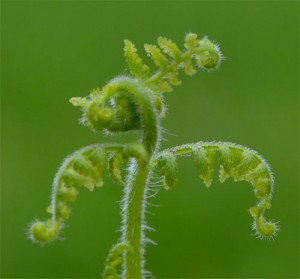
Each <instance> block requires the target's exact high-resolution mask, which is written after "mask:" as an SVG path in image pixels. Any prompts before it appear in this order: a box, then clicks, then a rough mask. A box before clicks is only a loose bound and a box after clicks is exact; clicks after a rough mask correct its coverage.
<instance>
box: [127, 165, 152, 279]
mask: <svg viewBox="0 0 300 279" xmlns="http://www.w3.org/2000/svg"><path fill="white" fill-rule="evenodd" d="M134 164H135V162H132V165H134ZM132 175H133V176H134V177H133V178H132V179H131V177H129V179H130V180H131V183H129V185H127V188H126V191H125V200H124V205H125V211H124V213H123V222H124V223H123V226H124V227H123V234H124V235H123V238H124V242H126V243H128V244H129V245H130V247H131V249H130V250H129V251H127V252H126V254H125V278H142V273H143V272H142V260H143V243H142V241H143V238H144V237H143V228H142V227H143V224H144V202H145V190H146V187H147V180H148V175H149V167H148V166H146V167H142V168H141V167H139V166H138V167H137V170H136V172H135V173H133V174H132Z"/></svg>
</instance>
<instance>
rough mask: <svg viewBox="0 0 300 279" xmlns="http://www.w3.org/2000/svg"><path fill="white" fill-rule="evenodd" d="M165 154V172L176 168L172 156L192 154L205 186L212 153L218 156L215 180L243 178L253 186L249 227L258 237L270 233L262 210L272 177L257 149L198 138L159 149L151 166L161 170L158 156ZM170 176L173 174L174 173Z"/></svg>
mask: <svg viewBox="0 0 300 279" xmlns="http://www.w3.org/2000/svg"><path fill="white" fill-rule="evenodd" d="M165 154H172V159H171V160H170V159H169V160H168V162H169V164H168V173H172V172H177V165H176V166H175V165H173V164H172V163H171V162H174V161H175V160H176V158H174V157H176V156H178V157H180V156H183V155H185V156H186V155H188V154H190V155H192V156H193V157H194V165H195V167H196V168H197V170H198V172H199V176H200V178H201V179H202V180H203V183H204V184H205V186H207V187H209V186H210V185H211V183H212V181H213V174H214V168H215V161H216V159H217V158H216V157H218V159H219V164H220V169H219V180H220V182H222V183H223V182H224V181H225V180H226V179H228V178H230V177H232V178H233V179H234V181H242V180H244V181H247V182H249V183H250V184H251V185H252V186H253V189H254V193H255V196H256V198H257V199H258V202H257V204H256V206H254V207H252V208H250V209H249V212H250V214H251V215H252V217H253V229H254V230H255V232H256V233H257V235H258V236H259V237H262V238H264V237H265V238H269V237H273V236H274V235H275V234H276V232H277V231H278V227H277V225H276V223H274V222H268V221H266V219H265V217H264V215H263V214H264V211H265V210H266V209H270V208H271V203H270V201H271V198H272V191H273V188H274V181H273V175H272V172H271V169H270V167H269V165H268V164H267V162H266V161H265V160H264V159H263V158H262V157H261V156H260V155H259V154H257V152H255V151H253V150H250V149H249V148H246V147H244V146H240V145H236V144H233V143H226V142H212V143H207V142H199V143H195V144H186V145H182V146H178V147H173V148H171V149H168V150H165V151H162V152H160V153H158V154H156V156H155V159H154V160H153V166H156V167H157V168H159V169H161V170H162V171H164V169H165V166H164V165H162V164H161V157H162V156H163V157H164V158H167V157H166V156H165ZM173 177H176V178H177V175H174V176H173Z"/></svg>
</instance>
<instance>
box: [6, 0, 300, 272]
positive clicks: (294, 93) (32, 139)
mask: <svg viewBox="0 0 300 279" xmlns="http://www.w3.org/2000/svg"><path fill="white" fill-rule="evenodd" d="M1 5H2V7H1V8H2V10H1V17H2V23H1V25H2V26H1V39H2V51H1V63H2V77H1V79H2V88H1V93H2V97H1V98H2V99H1V113H2V125H1V137H2V154H1V156H2V158H1V160H2V162H1V165H2V175H1V275H2V278H96V277H98V276H99V275H100V272H102V270H103V263H104V260H105V256H106V255H107V253H108V251H109V249H110V247H111V246H112V244H114V243H115V242H116V241H117V239H118V236H119V233H118V231H117V230H118V229H119V222H120V216H119V203H118V201H119V200H120V195H121V192H122V189H121V188H120V187H118V186H116V185H114V184H112V183H111V182H110V180H109V179H107V180H106V185H105V187H103V188H102V189H96V190H95V192H93V193H91V192H89V191H86V190H85V189H80V196H79V198H78V200H77V202H76V203H75V204H74V205H73V214H72V218H71V219H70V220H69V222H68V226H67V227H66V228H65V230H64V233H63V236H64V237H65V240H64V241H57V242H54V243H52V244H51V245H47V246H45V247H43V248H41V247H39V246H37V245H34V244H32V243H31V242H30V241H29V240H27V239H26V233H25V231H26V228H27V227H28V224H29V223H30V222H31V220H32V219H33V218H42V219H43V218H46V217H47V213H46V212H45V208H46V206H47V205H48V204H49V195H50V187H51V183H52V177H53V176H54V174H55V172H56V170H57V168H58V166H59V164H60V162H61V161H62V159H63V158H64V157H65V156H66V155H68V154H70V153H72V152H73V151H75V150H76V149H78V148H80V147H82V146H85V145H89V144H91V143H96V142H107V141H115V140H118V141H121V140H123V138H122V137H118V139H115V138H108V137H105V136H103V135H101V134H95V133H92V132H90V131H89V130H88V129H87V128H84V127H81V126H79V125H78V122H77V119H78V118H79V117H80V112H79V110H78V109H77V108H74V107H72V106H71V105H70V104H69V102H68V100H69V98H70V97H72V96H85V95H87V94H88V93H89V90H90V89H92V88H94V87H97V86H100V87H101V86H103V85H104V84H105V83H106V82H107V81H109V80H110V79H111V78H113V77H114V76H115V75H117V74H124V73H127V72H128V71H127V70H126V65H125V61H124V58H123V53H122V49H123V39H125V38H127V39H130V40H132V41H133V42H135V43H136V45H137V47H138V48H139V50H140V54H141V55H143V57H144V58H145V59H146V60H147V58H146V55H145V54H144V51H143V50H142V47H143V43H146V42H147V43H155V40H156V38H157V37H158V36H160V35H162V36H166V37H168V38H172V39H173V40H174V41H175V42H177V43H178V44H179V45H182V42H183V38H184V35H185V33H186V32H189V31H192V32H195V33H198V34H199V35H200V36H201V37H202V36H204V35H209V37H210V38H212V39H216V41H217V42H219V43H220V46H221V49H222V51H223V53H224V55H225V56H226V58H227V59H226V61H224V62H223V63H222V65H221V68H220V71H216V72H214V73H203V72H200V73H198V74H197V75H196V76H194V77H193V78H188V77H182V79H183V84H182V85H181V86H180V87H178V88H176V89H175V91H174V92H173V93H170V94H168V95H166V101H167V104H168V106H169V113H168V117H167V118H166V119H164V120H163V123H162V124H163V127H164V128H165V129H167V130H168V131H170V133H166V134H165V139H166V140H165V141H164V142H163V143H162V147H170V146H173V145H178V144H182V143H187V142H195V141H199V140H203V141H212V140H219V141H231V142H236V143H240V144H243V145H245V146H248V147H251V148H253V149H255V150H257V151H258V152H260V153H261V154H262V155H263V156H264V157H265V158H266V159H267V160H268V161H269V162H270V163H271V165H272V168H273V171H274V173H275V177H276V189H275V194H274V198H273V207H272V209H271V210H270V211H269V212H267V216H268V217H269V218H271V219H274V220H279V221H280V227H281V231H280V233H279V234H278V237H277V238H276V239H275V241H271V242H267V241H261V240H259V239H256V238H255V236H253V235H252V234H253V232H252V231H251V217H250V215H249V214H248V213H247V209H248V208H250V207H251V206H252V205H253V204H254V203H255V198H254V195H253V192H252V191H251V187H250V185H248V184H247V183H243V182H239V183H233V181H232V180H228V181H226V183H224V184H220V183H219V182H218V181H217V180H215V182H214V183H213V185H212V186H211V188H210V189H207V188H206V187H205V186H204V185H203V183H202V182H201V181H200V180H199V179H198V177H197V172H196V170H195V169H194V167H193V166H192V162H191V160H190V159H183V160H181V161H180V182H179V184H178V186H176V187H175V188H173V189H172V190H170V191H165V190H161V191H160V193H159V194H158V196H157V198H156V199H155V200H151V201H150V202H151V203H154V204H158V205H160V206H159V207H150V208H149V210H150V211H151V212H153V213H154V215H148V216H147V219H148V221H149V225H150V226H152V227H154V228H155V229H156V232H152V233H149V237H150V238H152V239H153V240H154V241H156V242H157V243H158V246H151V245H149V246H148V247H147V253H146V259H147V263H146V267H147V269H149V270H151V271H152V272H153V274H154V275H155V276H157V277H158V278H299V97H298V96H299V95H298V94H299V83H298V79H299V2H297V1H295V2H288V1H276V2H275V1H274V2H272V1H266V2H259V1H253V2H242V1H240V2H239V1H211V2H209V1H207V2H204V1H201V2H200V1H198V2H197V1H182V2H177V1H168V2H156V1H155V2H154V1H153V2H137V1H136V2H135V1H132V2H129V1H124V2H122V1H121V2H115V1H111V2H109V1H99V2H98V1H74V2H71V1H53V2H51V1H45V2H37V1H24V2H22V1H18V2H17V1H16V2H8V1H7V2H2V3H1ZM147 62H149V63H151V62H150V61H149V60H147ZM126 137H127V138H134V137H136V135H133V136H126Z"/></svg>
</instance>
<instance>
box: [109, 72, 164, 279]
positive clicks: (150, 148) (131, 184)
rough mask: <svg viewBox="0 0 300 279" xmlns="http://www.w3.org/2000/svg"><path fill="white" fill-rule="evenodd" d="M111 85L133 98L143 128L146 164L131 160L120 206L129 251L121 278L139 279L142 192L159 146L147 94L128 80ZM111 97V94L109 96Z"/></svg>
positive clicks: (141, 238)
mask: <svg viewBox="0 0 300 279" xmlns="http://www.w3.org/2000/svg"><path fill="white" fill-rule="evenodd" d="M114 82H115V84H116V88H115V90H116V91H125V92H128V93H129V94H131V95H132V96H134V99H135V102H136V104H137V105H138V106H139V110H140V114H141V124H142V127H143V129H142V131H143V136H142V144H143V146H144V148H145V150H146V152H147V153H148V155H149V157H148V161H147V162H146V163H145V162H143V163H140V162H139V161H138V160H136V159H132V162H131V165H130V169H129V176H128V179H127V186H126V187H125V196H124V200H123V205H122V211H123V215H122V218H123V220H122V224H123V227H122V233H123V241H124V242H125V243H127V244H128V245H129V247H130V248H131V249H130V250H127V251H126V252H125V254H124V262H125V264H124V278H128V279H129V278H130V279H135V278H137V279H140V278H142V276H143V267H142V262H143V255H142V254H143V252H142V249H143V226H144V207H145V199H146V195H145V192H146V190H147V182H148V177H149V173H150V160H151V157H152V155H153V153H154V152H155V151H156V148H157V143H158V142H159V134H160V133H159V120H158V116H157V115H156V110H155V108H154V104H153V102H152V100H151V96H150V94H152V92H151V91H149V90H146V89H145V88H144V87H143V86H142V85H141V84H140V83H139V82H137V81H136V80H133V79H131V78H125V77H122V78H118V79H116V80H114ZM113 93H114V92H113V91H112V92H111V94H113Z"/></svg>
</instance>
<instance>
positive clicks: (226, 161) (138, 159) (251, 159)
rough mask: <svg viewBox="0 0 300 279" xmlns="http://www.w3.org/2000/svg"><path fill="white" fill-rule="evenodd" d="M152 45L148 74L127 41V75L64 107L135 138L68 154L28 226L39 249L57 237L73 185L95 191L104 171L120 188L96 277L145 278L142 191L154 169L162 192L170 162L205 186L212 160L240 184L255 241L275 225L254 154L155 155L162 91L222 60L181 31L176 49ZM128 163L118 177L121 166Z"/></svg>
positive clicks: (185, 150) (171, 173)
mask: <svg viewBox="0 0 300 279" xmlns="http://www.w3.org/2000/svg"><path fill="white" fill-rule="evenodd" d="M157 43H158V45H150V44H145V46H144V47H145V50H146V52H147V54H148V56H149V57H150V58H151V59H152V61H153V63H154V64H155V66H157V68H158V69H157V71H156V72H154V73H151V72H150V68H149V67H148V66H147V65H146V64H144V62H143V60H142V59H141V58H140V56H139V55H138V53H137V49H136V48H135V46H134V44H133V43H132V42H130V41H129V40H125V47H124V55H125V58H126V61H127V64H128V68H129V70H130V74H131V75H128V76H125V75H122V76H117V77H116V78H114V79H112V80H111V81H110V82H109V83H108V84H107V85H105V86H104V87H103V88H102V89H98V88H97V89H94V90H92V92H91V93H90V95H89V96H87V97H85V98H81V97H74V98H71V100H70V102H71V103H72V104H73V105H74V106H78V107H80V108H81V109H82V112H83V116H82V118H81V123H82V124H83V125H84V126H87V127H89V128H91V129H92V130H94V131H101V132H104V133H106V134H114V133H120V132H125V131H131V130H139V131H140V132H141V133H140V138H138V139H137V140H136V141H134V142H129V143H126V144H120V143H103V144H94V145H90V146H87V147H84V148H82V149H80V150H78V151H76V152H75V153H73V154H72V155H70V156H68V157H67V158H66V159H65V161H64V162H63V164H62V165H61V167H60V168H59V170H58V172H57V174H56V176H55V178H54V182H53V186H52V198H51V204H50V206H49V207H48V208H47V211H48V212H49V213H50V214H51V217H50V218H49V219H48V220H46V221H39V220H36V221H34V222H33V223H32V224H31V225H30V229H29V235H30V238H31V239H32V240H33V241H34V242H37V243H40V244H44V243H47V242H50V241H52V240H55V239H57V238H58V237H59V235H60V231H61V229H62V228H63V226H64V222H65V221H66V220H67V219H68V218H69V216H70V207H69V203H70V202H73V201H74V200H75V199H76V197H77V193H78V192H77V190H76V187H77V186H84V187H86V188H87V189H89V190H90V191H93V190H94V187H102V185H103V177H104V175H106V173H108V174H109V175H110V177H111V178H112V180H113V181H115V182H116V183H117V184H119V185H121V186H123V187H124V196H123V199H122V207H121V214H122V228H121V231H122V235H121V237H120V240H119V241H118V243H117V244H116V245H114V246H113V247H112V249H111V251H110V253H109V255H108V257H107V261H106V264H105V269H104V273H103V278H145V277H146V276H147V273H146V271H145V269H144V263H145V259H144V245H145V242H146V237H145V233H144V230H145V228H146V227H147V226H146V224H145V207H146V193H147V190H148V182H149V180H150V177H151V174H152V172H153V171H154V170H159V172H160V173H161V175H162V177H163V180H164V185H165V187H166V189H168V188H170V187H173V186H174V185H175V184H176V183H177V181H178V178H177V172H178V164H177V158H178V157H180V156H182V155H186V154H190V155H191V156H192V157H193V161H194V165H195V167H196V169H197V170H198V172H199V176H200V178H201V179H202V180H203V182H204V184H205V186H207V187H209V186H210V185H211V183H212V180H213V172H214V165H215V163H214V162H215V159H216V157H217V156H218V158H219V163H220V170H219V179H220V181H221V182H223V181H225V180H226V179H227V178H229V177H233V179H234V180H235V181H239V180H245V181H248V182H249V183H250V184H251V185H252V186H253V189H254V192H255V196H256V198H257V199H258V202H257V204H256V205H255V206H253V207H252V208H250V210H249V211H250V214H251V215H252V217H253V229H254V230H255V231H256V233H257V235H258V236H260V237H263V238H272V237H273V236H274V235H275V234H276V232H277V230H278V228H277V226H276V224H275V223H274V222H271V221H267V220H266V218H265V217H264V212H265V210H266V209H270V207H271V203H270V202H271V197H272V192H273V187H274V186H273V185H274V179H273V175H272V173H271V169H270V167H269V165H268V164H267V162H266V161H265V160H264V159H263V158H262V157H261V156H260V155H259V154H258V153H256V152H255V151H253V150H251V149H249V148H246V147H243V146H240V145H236V144H232V143H227V142H197V143H193V144H186V145H182V146H177V147H173V148H170V149H166V150H163V151H159V142H160V139H161V128H160V119H161V118H162V117H164V116H165V104H164V98H163V93H166V92H171V91H172V90H173V87H174V86H176V85H179V84H180V83H181V81H180V79H179V77H178V74H179V71H180V70H183V72H184V73H185V74H187V75H189V76H192V75H194V74H195V73H196V72H197V70H198V69H202V70H208V71H210V70H214V69H216V68H218V67H219V65H220V63H221V61H222V54H221V52H220V50H219V47H218V45H217V44H215V43H214V42H212V41H210V40H209V39H208V38H206V37H205V38H203V39H198V37H197V35H196V34H193V33H188V34H187V35H186V36H185V40H184V49H183V51H181V50H180V49H179V47H178V46H177V45H176V44H175V43H174V42H172V41H171V40H169V39H166V38H163V37H159V38H158V40H157ZM126 164H129V167H128V173H127V175H126V177H123V175H122V171H121V170H122V169H123V168H124V166H125V165H126Z"/></svg>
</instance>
